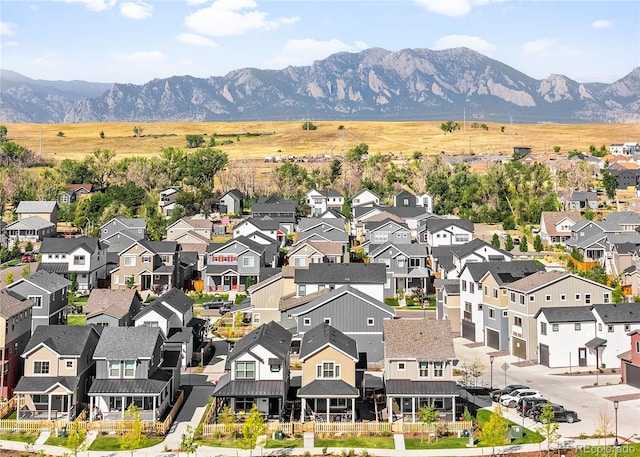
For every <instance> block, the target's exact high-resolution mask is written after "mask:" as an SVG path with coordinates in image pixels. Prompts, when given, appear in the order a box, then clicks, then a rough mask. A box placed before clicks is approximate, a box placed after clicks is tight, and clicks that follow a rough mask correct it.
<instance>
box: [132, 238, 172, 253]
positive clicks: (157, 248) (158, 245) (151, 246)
mask: <svg viewBox="0 0 640 457" xmlns="http://www.w3.org/2000/svg"><path fill="white" fill-rule="evenodd" d="M138 243H140V244H141V245H142V246H144V248H145V249H148V250H149V251H151V252H153V253H155V254H161V253H171V254H173V253H174V252H176V251H177V250H178V243H177V242H176V241H149V240H140V241H138Z"/></svg>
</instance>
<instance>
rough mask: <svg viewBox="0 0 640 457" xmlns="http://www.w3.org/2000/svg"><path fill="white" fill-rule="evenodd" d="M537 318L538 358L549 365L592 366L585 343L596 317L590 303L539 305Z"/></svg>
mask: <svg viewBox="0 0 640 457" xmlns="http://www.w3.org/2000/svg"><path fill="white" fill-rule="evenodd" d="M534 317H535V318H536V320H537V322H538V327H537V329H538V330H537V332H538V362H539V363H540V365H544V366H547V367H549V368H560V367H572V366H573V367H578V368H577V369H580V367H586V366H595V365H596V357H595V354H594V353H593V352H592V351H589V350H588V349H587V347H586V345H585V343H587V342H588V341H590V340H591V339H592V338H593V337H594V336H595V329H596V318H595V316H594V315H593V312H592V311H591V306H590V305H584V306H552V307H542V308H540V309H539V310H538V312H537V313H536V315H535V316H534Z"/></svg>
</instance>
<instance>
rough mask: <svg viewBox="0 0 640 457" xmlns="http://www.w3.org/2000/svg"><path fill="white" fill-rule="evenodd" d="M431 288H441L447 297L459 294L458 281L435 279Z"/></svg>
mask: <svg viewBox="0 0 640 457" xmlns="http://www.w3.org/2000/svg"><path fill="white" fill-rule="evenodd" d="M433 287H435V288H436V289H439V288H441V287H442V288H443V289H444V290H446V291H447V294H449V295H456V294H459V293H460V280H459V279H436V280H435V281H433Z"/></svg>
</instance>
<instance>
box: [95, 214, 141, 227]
mask: <svg viewBox="0 0 640 457" xmlns="http://www.w3.org/2000/svg"><path fill="white" fill-rule="evenodd" d="M114 220H116V221H118V222H120V223H121V224H122V225H124V226H125V227H127V228H130V229H139V228H142V229H146V228H147V221H146V220H144V219H141V218H137V217H136V218H126V217H122V216H116V217H114V218H113V219H110V220H109V221H108V222H107V223H105V224H102V225H101V226H100V228H103V227H106V226H107V225H109V223H111V222H112V221H114Z"/></svg>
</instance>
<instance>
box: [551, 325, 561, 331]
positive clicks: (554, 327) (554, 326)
mask: <svg viewBox="0 0 640 457" xmlns="http://www.w3.org/2000/svg"><path fill="white" fill-rule="evenodd" d="M551 330H553V331H554V332H557V331H558V330H560V325H558V324H553V325H552V326H551Z"/></svg>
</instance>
